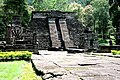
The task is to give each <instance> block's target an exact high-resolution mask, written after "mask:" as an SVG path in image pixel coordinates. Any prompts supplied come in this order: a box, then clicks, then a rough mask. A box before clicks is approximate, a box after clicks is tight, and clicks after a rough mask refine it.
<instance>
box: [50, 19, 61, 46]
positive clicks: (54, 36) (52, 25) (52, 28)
mask: <svg viewBox="0 0 120 80" xmlns="http://www.w3.org/2000/svg"><path fill="white" fill-rule="evenodd" d="M48 24H49V31H50V37H51V41H52V47H54V48H59V47H61V42H60V40H59V39H58V31H57V27H56V24H55V19H49V20H48Z"/></svg>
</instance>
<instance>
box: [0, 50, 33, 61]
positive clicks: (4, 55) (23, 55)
mask: <svg viewBox="0 0 120 80" xmlns="http://www.w3.org/2000/svg"><path fill="white" fill-rule="evenodd" d="M31 56H32V52H29V51H15V52H13V51H11V52H0V59H25V60H26V59H27V60H29V59H31Z"/></svg>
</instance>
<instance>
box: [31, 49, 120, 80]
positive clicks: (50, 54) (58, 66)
mask: <svg viewBox="0 0 120 80" xmlns="http://www.w3.org/2000/svg"><path fill="white" fill-rule="evenodd" d="M32 60H33V63H34V64H35V66H36V67H37V69H38V70H41V71H43V72H44V73H45V75H44V77H45V78H46V80H120V77H119V75H120V58H114V57H108V56H100V55H91V54H89V55H88V54H86V53H85V54H84V53H77V54H70V53H67V52H66V51H65V52H64V51H62V52H60V51H39V55H35V54H34V55H32Z"/></svg>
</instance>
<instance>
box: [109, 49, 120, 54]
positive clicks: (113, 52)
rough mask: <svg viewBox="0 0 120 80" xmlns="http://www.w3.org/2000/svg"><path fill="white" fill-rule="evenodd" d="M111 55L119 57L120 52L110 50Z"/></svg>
mask: <svg viewBox="0 0 120 80" xmlns="http://www.w3.org/2000/svg"><path fill="white" fill-rule="evenodd" d="M111 52H112V54H113V55H120V50H111Z"/></svg>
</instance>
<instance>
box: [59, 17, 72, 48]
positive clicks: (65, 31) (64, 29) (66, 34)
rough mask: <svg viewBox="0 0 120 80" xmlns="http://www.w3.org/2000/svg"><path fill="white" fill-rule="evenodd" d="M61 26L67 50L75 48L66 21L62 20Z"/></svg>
mask: <svg viewBox="0 0 120 80" xmlns="http://www.w3.org/2000/svg"><path fill="white" fill-rule="evenodd" d="M59 24H60V28H61V32H62V38H63V41H64V42H65V47H66V48H68V47H73V46H74V43H73V41H72V40H70V36H69V31H68V28H67V24H66V21H65V19H61V20H60V21H59Z"/></svg>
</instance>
